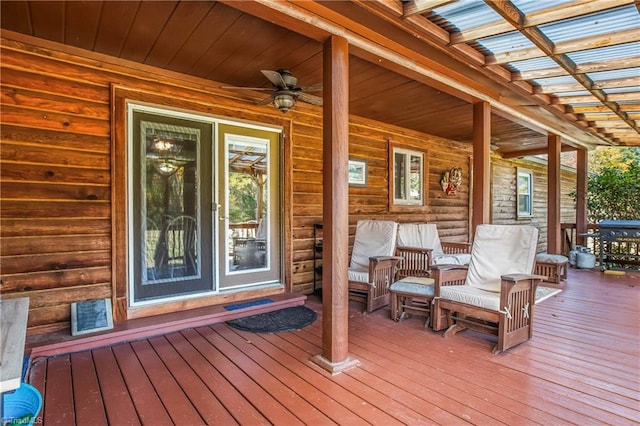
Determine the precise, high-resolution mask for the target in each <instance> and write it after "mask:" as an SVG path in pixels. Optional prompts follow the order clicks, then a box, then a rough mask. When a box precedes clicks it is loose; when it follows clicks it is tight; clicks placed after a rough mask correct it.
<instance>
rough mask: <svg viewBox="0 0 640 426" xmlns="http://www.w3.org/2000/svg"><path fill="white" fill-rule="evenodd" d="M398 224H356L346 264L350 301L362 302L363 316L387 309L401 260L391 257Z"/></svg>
mask: <svg viewBox="0 0 640 426" xmlns="http://www.w3.org/2000/svg"><path fill="white" fill-rule="evenodd" d="M397 234H398V224H397V223H396V222H393V221H386V220H359V221H358V223H357V224H356V234H355V241H354V243H353V249H352V251H351V261H350V263H349V298H350V299H352V300H357V301H361V302H364V303H365V305H366V308H365V310H366V312H372V311H374V310H376V309H378V308H381V307H383V306H387V305H388V304H389V303H390V301H391V298H390V296H389V286H390V285H391V284H393V282H394V280H395V274H396V266H397V264H398V261H399V260H400V259H401V258H400V257H397V256H394V255H393V254H394V251H395V248H396V239H397Z"/></svg>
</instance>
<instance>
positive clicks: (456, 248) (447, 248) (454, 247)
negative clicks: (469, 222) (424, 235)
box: [440, 241, 471, 254]
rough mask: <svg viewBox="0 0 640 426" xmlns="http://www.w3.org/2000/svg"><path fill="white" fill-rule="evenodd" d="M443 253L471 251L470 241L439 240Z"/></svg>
mask: <svg viewBox="0 0 640 426" xmlns="http://www.w3.org/2000/svg"><path fill="white" fill-rule="evenodd" d="M440 244H441V245H442V251H443V252H444V253H445V254H457V253H471V243H457V242H446V241H442V242H440Z"/></svg>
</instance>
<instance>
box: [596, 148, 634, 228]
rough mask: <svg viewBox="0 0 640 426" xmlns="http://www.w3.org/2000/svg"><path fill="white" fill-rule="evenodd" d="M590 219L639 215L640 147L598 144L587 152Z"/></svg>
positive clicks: (627, 218)
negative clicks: (612, 146) (603, 145)
mask: <svg viewBox="0 0 640 426" xmlns="http://www.w3.org/2000/svg"><path fill="white" fill-rule="evenodd" d="M587 211H588V221H589V223H598V222H600V221H601V220H606V219H609V220H637V219H639V218H640V148H627V147H624V148H620V147H618V148H610V147H607V148H598V149H596V150H595V151H591V152H590V153H589V182H588V194H587Z"/></svg>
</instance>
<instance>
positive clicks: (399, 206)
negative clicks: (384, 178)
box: [389, 143, 429, 212]
mask: <svg viewBox="0 0 640 426" xmlns="http://www.w3.org/2000/svg"><path fill="white" fill-rule="evenodd" d="M396 153H400V154H405V155H406V156H407V158H410V157H411V156H413V155H415V156H419V157H420V158H421V163H422V164H421V176H420V199H419V200H413V201H412V200H403V199H397V198H396V181H397V179H396ZM428 179H429V152H428V151H427V150H424V149H420V148H418V147H416V146H412V145H405V144H398V143H390V144H389V211H391V212H394V211H407V210H411V211H415V210H418V211H424V210H426V209H427V202H428V199H429V197H428V194H429V193H428V188H429V180H428ZM407 182H408V181H407Z"/></svg>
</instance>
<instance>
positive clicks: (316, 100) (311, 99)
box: [298, 92, 322, 106]
mask: <svg viewBox="0 0 640 426" xmlns="http://www.w3.org/2000/svg"><path fill="white" fill-rule="evenodd" d="M298 99H299V100H301V101H303V102H306V103H308V104H311V105H318V106H321V105H322V98H321V97H319V96H315V95H310V94H308V93H304V92H301V93H298Z"/></svg>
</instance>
